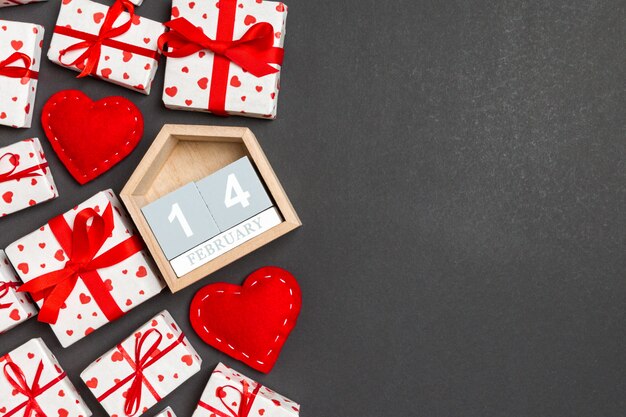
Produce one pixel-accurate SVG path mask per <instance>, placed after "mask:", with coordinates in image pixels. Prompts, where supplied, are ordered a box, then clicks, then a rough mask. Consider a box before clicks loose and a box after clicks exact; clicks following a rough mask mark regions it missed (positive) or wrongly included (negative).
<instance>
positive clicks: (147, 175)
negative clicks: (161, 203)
mask: <svg viewBox="0 0 626 417" xmlns="http://www.w3.org/2000/svg"><path fill="white" fill-rule="evenodd" d="M245 155H247V156H248V157H249V158H250V160H251V161H252V162H253V164H254V165H255V167H256V169H257V171H258V172H259V174H260V176H261V179H262V180H263V182H264V183H265V186H266V188H267V190H268V191H269V193H270V194H271V196H272V198H273V200H274V202H275V204H276V208H277V209H278V211H279V212H280V214H281V216H282V218H283V222H282V223H281V224H279V225H278V226H275V227H273V228H271V229H269V230H267V231H266V232H264V233H263V234H261V235H259V236H257V237H255V238H253V239H251V240H249V241H247V242H245V243H243V244H241V245H239V246H237V247H236V248H234V249H232V250H230V251H228V252H226V253H224V254H223V255H221V256H219V257H218V258H216V259H214V260H212V261H210V262H209V263H207V264H205V265H203V266H201V267H199V268H198V269H195V270H193V271H191V272H189V273H188V274H186V275H183V276H182V277H177V276H176V274H175V273H174V270H173V269H172V267H171V265H170V263H169V261H168V260H167V258H166V257H165V255H164V254H163V251H162V250H161V247H160V246H159V243H158V242H157V240H156V238H155V236H154V234H153V233H152V230H151V228H150V226H149V225H148V222H147V221H146V219H145V218H144V216H143V214H142V212H141V208H142V207H144V206H145V205H147V204H149V203H151V202H153V201H155V200H157V199H159V198H160V197H162V196H164V195H165V194H168V193H170V192H172V191H174V190H176V189H178V188H180V187H182V186H183V185H185V184H188V183H190V182H192V181H198V180H200V179H202V178H204V177H206V176H208V175H210V174H212V173H213V172H215V171H217V170H218V169H220V168H223V167H224V166H226V165H228V164H230V163H231V162H234V161H236V160H237V159H239V158H241V157H243V156H245ZM120 196H121V198H122V201H123V202H124V204H125V205H126V208H127V209H128V212H129V213H130V215H131V217H132V219H133V221H134V222H135V224H136V225H137V229H138V230H139V233H140V234H141V236H142V237H143V239H144V241H145V242H146V245H147V246H148V249H149V250H150V253H151V254H152V256H153V257H154V259H155V261H156V264H157V266H158V268H159V270H160V271H161V273H162V274H163V277H164V278H165V280H166V281H167V285H168V286H169V288H170V290H171V291H172V292H176V291H178V290H181V289H183V288H185V287H187V286H188V285H191V284H192V283H194V282H196V281H198V280H200V279H202V278H204V277H206V276H207V275H209V274H211V273H213V272H215V271H217V270H218V269H220V268H222V267H224V266H226V265H228V264H230V263H231V262H233V261H235V260H237V259H239V258H241V257H242V256H244V255H247V254H248V253H250V252H252V251H254V250H255V249H257V248H260V247H261V246H263V245H265V244H267V243H269V242H271V241H272V240H274V239H276V238H278V237H280V236H282V235H284V234H286V233H288V232H290V231H292V230H294V229H295V228H297V227H299V226H301V224H302V223H301V222H300V219H299V218H298V215H297V213H296V211H295V210H294V208H293V206H292V205H291V203H290V201H289V199H288V198H287V195H286V194H285V191H284V190H283V187H282V186H281V185H280V182H279V181H278V178H276V174H274V170H273V169H272V167H271V165H270V164H269V162H268V160H267V158H266V157H265V154H264V153H263V150H262V149H261V147H260V146H259V143H258V142H257V140H256V138H255V137H254V134H253V133H252V132H251V131H250V129H248V128H243V127H221V126H192V125H165V126H163V129H162V130H161V132H159V134H158V136H157V137H156V139H155V140H154V143H153V144H152V146H151V147H150V149H148V152H147V153H146V155H145V156H144V158H143V159H142V160H141V162H140V163H139V166H138V167H137V169H136V170H135V172H134V173H133V175H132V176H131V177H130V179H129V180H128V182H127V183H126V186H125V187H124V189H123V190H122V192H121V193H120Z"/></svg>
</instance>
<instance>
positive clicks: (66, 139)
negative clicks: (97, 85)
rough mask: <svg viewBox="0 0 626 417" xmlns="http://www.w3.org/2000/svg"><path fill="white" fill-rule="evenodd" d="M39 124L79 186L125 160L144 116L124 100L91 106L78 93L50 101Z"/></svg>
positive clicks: (108, 99) (68, 92)
mask: <svg viewBox="0 0 626 417" xmlns="http://www.w3.org/2000/svg"><path fill="white" fill-rule="evenodd" d="M41 123H42V125H43V129H44V131H45V132H46V136H47V137H48V140H49V141H50V144H51V145H52V149H54V151H55V152H56V154H57V155H58V156H59V159H60V160H61V162H63V165H65V167H66V168H67V170H68V171H69V172H70V174H72V176H73V177H74V179H76V181H78V182H79V183H80V184H85V183H87V182H89V181H91V180H93V179H94V178H96V177H98V176H100V175H102V174H103V173H105V172H106V171H108V170H109V169H111V168H112V167H113V166H115V165H116V164H117V163H118V162H120V161H121V160H122V159H124V158H125V157H126V156H128V154H130V153H131V152H132V150H133V149H135V147H136V146H137V144H138V143H139V140H141V137H142V135H143V116H142V115H141V112H140V111H139V109H138V108H137V106H135V105H134V104H133V103H131V102H130V101H128V100H127V99H125V98H123V97H106V98H103V99H102V100H98V101H96V102H94V101H92V100H91V99H90V98H89V97H87V96H86V95H85V94H83V93H82V92H81V91H78V90H64V91H59V92H58V93H56V94H54V95H53V96H52V97H50V99H49V100H48V102H47V103H46V104H45V105H44V107H43V114H42V116H41Z"/></svg>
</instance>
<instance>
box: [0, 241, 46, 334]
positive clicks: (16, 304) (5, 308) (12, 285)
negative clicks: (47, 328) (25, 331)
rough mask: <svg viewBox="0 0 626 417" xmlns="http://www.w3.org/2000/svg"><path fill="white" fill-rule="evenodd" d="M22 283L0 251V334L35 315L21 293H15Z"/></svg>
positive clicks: (25, 297) (27, 300)
mask: <svg viewBox="0 0 626 417" xmlns="http://www.w3.org/2000/svg"><path fill="white" fill-rule="evenodd" d="M21 284H22V283H21V282H20V279H19V278H18V277H17V274H16V273H15V270H14V269H13V267H12V266H11V264H10V263H9V259H8V258H7V257H6V255H5V253H4V251H3V250H0V333H4V332H6V331H7V330H10V329H12V328H14V327H15V326H17V325H18V324H20V323H22V322H23V321H26V320H28V319H29V318H31V317H33V316H34V315H36V314H37V308H36V307H35V305H34V304H33V303H32V302H31V301H30V300H29V299H28V296H26V295H25V294H23V293H20V292H17V289H18V288H19V286H20V285H21Z"/></svg>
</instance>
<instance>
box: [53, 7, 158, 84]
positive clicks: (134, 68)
mask: <svg viewBox="0 0 626 417" xmlns="http://www.w3.org/2000/svg"><path fill="white" fill-rule="evenodd" d="M164 30H165V27H164V26H163V25H162V24H161V23H159V22H156V21H154V20H150V19H147V18H145V17H140V16H138V15H136V14H135V12H134V6H133V5H132V4H131V3H130V2H129V1H128V0H116V1H115V3H114V4H113V5H112V6H111V7H107V6H105V5H103V4H100V3H95V2H93V1H89V0H72V1H68V2H66V1H63V2H62V3H61V10H60V12H59V17H58V19H57V23H56V27H55V28H54V34H53V35H52V41H51V42H50V49H49V50H48V58H49V59H50V60H51V61H53V62H55V63H57V64H59V65H61V66H64V67H67V68H70V69H73V70H75V71H79V72H80V75H79V77H80V76H87V75H92V76H96V77H98V78H101V79H103V80H106V81H109V82H111V83H114V84H118V85H121V86H123V87H126V88H130V89H131V90H135V91H139V92H141V93H144V94H150V88H151V85H152V80H153V79H154V75H155V74H156V71H157V67H158V59H159V52H158V48H157V40H158V38H159V35H161V34H162V33H163V32H164Z"/></svg>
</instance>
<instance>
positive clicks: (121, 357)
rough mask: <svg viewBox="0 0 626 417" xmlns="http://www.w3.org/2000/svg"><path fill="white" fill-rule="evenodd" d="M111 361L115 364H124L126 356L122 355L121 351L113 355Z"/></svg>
mask: <svg viewBox="0 0 626 417" xmlns="http://www.w3.org/2000/svg"><path fill="white" fill-rule="evenodd" d="M111 360H112V361H113V362H122V361H123V360H124V355H122V353H121V352H120V351H118V350H116V351H115V352H113V354H112V355H111Z"/></svg>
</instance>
